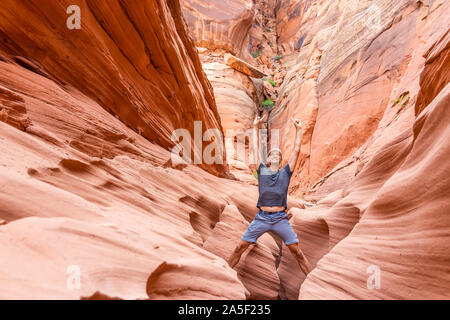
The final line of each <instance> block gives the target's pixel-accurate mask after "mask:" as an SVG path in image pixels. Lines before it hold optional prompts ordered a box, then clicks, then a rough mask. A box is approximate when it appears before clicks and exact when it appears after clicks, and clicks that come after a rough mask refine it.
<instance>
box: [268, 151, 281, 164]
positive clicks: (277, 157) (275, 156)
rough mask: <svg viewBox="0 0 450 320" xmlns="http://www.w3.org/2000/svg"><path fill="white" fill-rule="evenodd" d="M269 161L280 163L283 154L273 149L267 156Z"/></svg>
mask: <svg viewBox="0 0 450 320" xmlns="http://www.w3.org/2000/svg"><path fill="white" fill-rule="evenodd" d="M267 161H268V162H270V163H280V162H281V154H280V152H278V151H272V152H271V153H269V155H268V157H267Z"/></svg>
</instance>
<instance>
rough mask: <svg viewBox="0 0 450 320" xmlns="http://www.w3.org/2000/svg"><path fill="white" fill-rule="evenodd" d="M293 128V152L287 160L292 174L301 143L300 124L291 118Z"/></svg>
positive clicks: (297, 120)
mask: <svg viewBox="0 0 450 320" xmlns="http://www.w3.org/2000/svg"><path fill="white" fill-rule="evenodd" d="M291 119H292V122H293V123H294V126H295V130H296V132H295V143H294V150H293V151H292V154H291V157H290V159H289V168H290V169H291V171H292V172H294V168H295V163H296V162H297V158H298V155H299V154H300V144H301V142H302V122H301V121H300V120H299V119H294V118H291Z"/></svg>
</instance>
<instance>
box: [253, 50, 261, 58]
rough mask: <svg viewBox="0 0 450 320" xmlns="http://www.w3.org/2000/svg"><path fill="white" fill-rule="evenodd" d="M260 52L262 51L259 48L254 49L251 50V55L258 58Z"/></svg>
mask: <svg viewBox="0 0 450 320" xmlns="http://www.w3.org/2000/svg"><path fill="white" fill-rule="evenodd" d="M261 53H262V51H261V50H258V51H256V52H252V56H253V58H255V59H256V58H258V57H259V56H260V55H261Z"/></svg>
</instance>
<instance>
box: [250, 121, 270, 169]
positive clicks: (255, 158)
mask: <svg viewBox="0 0 450 320" xmlns="http://www.w3.org/2000/svg"><path fill="white" fill-rule="evenodd" d="M266 116H267V113H265V114H264V115H263V116H262V117H260V116H258V115H257V116H256V118H255V120H254V121H253V130H252V148H251V150H252V159H250V163H249V165H248V167H249V168H250V170H251V171H252V173H254V172H255V171H256V170H257V169H258V167H259V164H260V163H261V150H260V149H259V125H260V124H261V122H263V121H265V120H266Z"/></svg>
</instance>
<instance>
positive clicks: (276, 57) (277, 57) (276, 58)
mask: <svg viewBox="0 0 450 320" xmlns="http://www.w3.org/2000/svg"><path fill="white" fill-rule="evenodd" d="M281 58H282V56H278V55H277V56H275V57H273V60H276V61H279V60H281Z"/></svg>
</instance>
